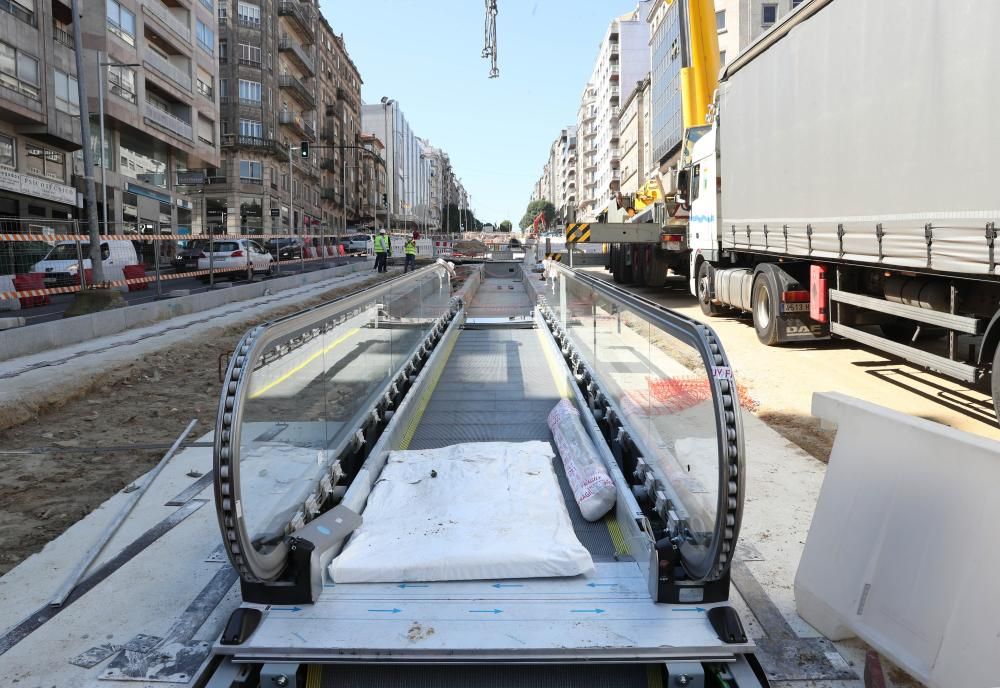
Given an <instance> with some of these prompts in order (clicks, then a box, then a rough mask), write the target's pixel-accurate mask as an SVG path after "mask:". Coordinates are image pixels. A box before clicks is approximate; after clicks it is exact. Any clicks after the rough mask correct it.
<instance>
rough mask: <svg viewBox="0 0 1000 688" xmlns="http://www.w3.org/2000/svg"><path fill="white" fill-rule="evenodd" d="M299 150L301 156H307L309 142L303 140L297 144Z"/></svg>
mask: <svg viewBox="0 0 1000 688" xmlns="http://www.w3.org/2000/svg"><path fill="white" fill-rule="evenodd" d="M299 152H300V153H301V154H302V157H303V158H308V157H309V142H308V141H303V142H301V143H300V144H299Z"/></svg>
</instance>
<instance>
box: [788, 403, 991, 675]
mask: <svg viewBox="0 0 1000 688" xmlns="http://www.w3.org/2000/svg"><path fill="white" fill-rule="evenodd" d="M813 415H815V416H817V417H819V418H821V419H823V421H824V423H825V424H833V425H836V426H837V428H838V429H837V437H836V440H835V442H834V446H833V451H832V453H831V456H830V464H829V467H828V470H827V474H826V478H825V480H824V482H823V488H822V490H821V491H820V496H819V501H818V502H817V505H816V511H815V513H814V515H813V520H812V525H811V527H810V529H809V536H808V538H807V539H806V544H805V549H804V551H803V554H802V559H801V561H800V563H799V569H798V573H797V575H796V578H795V600H796V606H797V609H798V612H799V614H800V615H801V616H802V618H803V619H805V620H806V621H808V622H809V623H810V624H812V625H813V626H814V627H815V628H816V629H817V630H818V631H820V632H821V633H823V634H824V635H826V636H827V637H828V638H830V639H831V640H841V639H845V638H848V637H851V636H854V635H857V636H858V637H860V638H862V639H863V640H865V641H866V642H867V643H869V644H870V645H871V646H873V647H874V648H876V649H877V650H878V651H879V652H881V653H883V654H884V655H886V656H888V657H889V658H891V659H892V660H893V661H894V662H896V663H897V664H898V665H900V666H901V667H903V668H904V669H906V670H907V671H908V672H910V673H911V674H913V676H914V677H916V678H917V679H919V680H921V681H923V682H924V683H926V684H927V685H928V686H931V687H932V688H936V687H938V686H940V687H942V688H943V687H944V686H949V687H952V686H964V687H968V688H990V687H995V686H998V685H1000V586H998V585H997V583H996V579H997V573H998V571H1000V547H998V546H997V544H998V543H997V535H996V534H997V526H998V524H1000V499H997V496H996V493H995V491H994V487H996V486H997V485H998V484H1000V443H998V442H995V441H993V440H987V439H984V438H981V437H977V436H975V435H971V434H969V433H965V432H961V431H958V430H955V429H953V428H950V427H947V426H945V425H941V424H938V423H935V422H933V421H928V420H924V419H922V418H915V417H912V416H908V415H906V414H903V413H899V412H897V411H893V410H890V409H887V408H884V407H881V406H877V405H875V404H870V403H868V402H865V401H861V400H859V399H854V398H852V397H848V396H845V395H842V394H837V393H825V394H815V395H814V396H813Z"/></svg>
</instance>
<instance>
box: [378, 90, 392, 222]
mask: <svg viewBox="0 0 1000 688" xmlns="http://www.w3.org/2000/svg"><path fill="white" fill-rule="evenodd" d="M395 103H396V101H395V100H393V99H392V98H387V97H386V96H382V124H383V131H384V132H385V145H386V154H385V159H386V161H387V162H388V160H389V148H388V147H389V106H390V105H394V104H395ZM392 128H393V130H395V128H396V125H395V117H393V127H392ZM386 168H387V169H386V174H385V181H386V188H385V227H386V231H388V230H389V228H390V226H391V224H392V222H391V217H392V216H391V213H390V210H389V195H390V193H393V194H394V193H395V191H396V179H395V175H396V141H395V137H393V142H392V174H393V180H392V191H391V192H390V190H389V171H388V165H386ZM376 224H378V223H376Z"/></svg>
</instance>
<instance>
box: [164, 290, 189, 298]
mask: <svg viewBox="0 0 1000 688" xmlns="http://www.w3.org/2000/svg"><path fill="white" fill-rule="evenodd" d="M167 296H169V297H170V298H172V299H176V298H177V297H178V296H191V290H190V289H171V290H170V291H169V292H167Z"/></svg>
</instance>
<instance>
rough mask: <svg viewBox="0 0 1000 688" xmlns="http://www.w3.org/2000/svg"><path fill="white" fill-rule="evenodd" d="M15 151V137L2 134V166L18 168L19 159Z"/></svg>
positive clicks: (0, 141)
mask: <svg viewBox="0 0 1000 688" xmlns="http://www.w3.org/2000/svg"><path fill="white" fill-rule="evenodd" d="M15 150H16V148H15V146H14V137H13V136H4V135H2V134H0V166H2V167H11V168H13V167H17V158H16V157H15V153H14V151H15Z"/></svg>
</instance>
